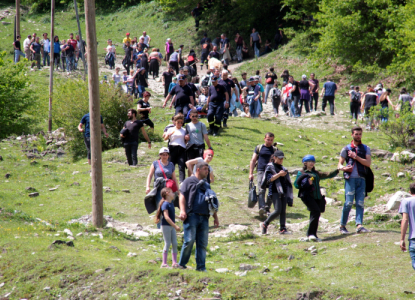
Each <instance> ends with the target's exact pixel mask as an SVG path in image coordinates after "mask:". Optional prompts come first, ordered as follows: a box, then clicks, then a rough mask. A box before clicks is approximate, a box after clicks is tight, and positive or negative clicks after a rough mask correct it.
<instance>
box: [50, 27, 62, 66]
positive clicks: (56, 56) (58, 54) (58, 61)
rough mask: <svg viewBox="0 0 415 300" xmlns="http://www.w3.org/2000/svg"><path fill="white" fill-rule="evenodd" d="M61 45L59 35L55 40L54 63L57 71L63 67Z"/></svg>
mask: <svg viewBox="0 0 415 300" xmlns="http://www.w3.org/2000/svg"><path fill="white" fill-rule="evenodd" d="M61 51H62V49H61V45H60V43H59V37H58V36H57V35H55V37H54V38H53V57H52V60H53V63H54V64H55V66H56V70H59V69H60V65H61Z"/></svg>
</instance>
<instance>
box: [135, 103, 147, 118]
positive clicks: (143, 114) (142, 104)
mask: <svg viewBox="0 0 415 300" xmlns="http://www.w3.org/2000/svg"><path fill="white" fill-rule="evenodd" d="M137 105H140V108H149V107H150V102H145V101H144V100H143V99H141V100H139V101H138V102H137ZM140 114H141V115H142V116H143V119H148V110H145V111H140Z"/></svg>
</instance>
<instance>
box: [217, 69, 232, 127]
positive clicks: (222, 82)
mask: <svg viewBox="0 0 415 300" xmlns="http://www.w3.org/2000/svg"><path fill="white" fill-rule="evenodd" d="M228 77H229V73H228V71H226V70H223V71H222V78H221V79H219V80H218V83H219V84H220V85H222V86H223V87H224V88H225V89H226V92H227V93H228V100H226V98H225V97H226V96H225V97H224V99H223V100H224V101H225V104H226V102H228V103H227V104H228V108H225V111H224V113H223V127H228V125H227V122H228V118H229V99H230V98H231V95H232V93H234V92H235V83H233V81H232V79H230V78H228Z"/></svg>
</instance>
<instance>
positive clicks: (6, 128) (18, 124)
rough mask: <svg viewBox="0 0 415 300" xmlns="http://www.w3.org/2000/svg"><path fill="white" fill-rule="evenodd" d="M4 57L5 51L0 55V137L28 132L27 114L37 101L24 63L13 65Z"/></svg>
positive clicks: (28, 118)
mask: <svg viewBox="0 0 415 300" xmlns="http://www.w3.org/2000/svg"><path fill="white" fill-rule="evenodd" d="M5 56H6V52H5V51H4V52H1V53H0V137H6V136H9V135H11V134H13V133H16V134H21V133H22V132H23V131H24V132H26V133H27V132H29V131H30V130H29V125H30V122H31V120H30V116H29V115H28V112H30V109H31V108H32V107H33V106H34V105H35V104H36V101H37V98H36V96H35V94H34V93H33V88H32V87H30V82H29V79H28V78H27V76H26V75H25V71H26V70H25V69H26V63H25V62H24V61H22V62H19V63H18V64H14V63H13V62H12V61H11V60H5V59H4V57H5Z"/></svg>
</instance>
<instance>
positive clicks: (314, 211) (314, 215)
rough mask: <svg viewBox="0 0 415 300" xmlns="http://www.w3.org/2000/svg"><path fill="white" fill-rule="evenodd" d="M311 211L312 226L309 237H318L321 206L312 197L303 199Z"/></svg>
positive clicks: (309, 228)
mask: <svg viewBox="0 0 415 300" xmlns="http://www.w3.org/2000/svg"><path fill="white" fill-rule="evenodd" d="M301 200H302V201H303V203H304V204H305V205H306V206H307V209H308V210H309V211H310V224H309V226H308V230H307V236H310V235H314V236H315V237H317V228H318V221H319V219H320V215H321V212H320V206H319V205H318V203H317V201H316V200H315V199H314V198H312V197H304V198H302V199H301Z"/></svg>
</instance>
